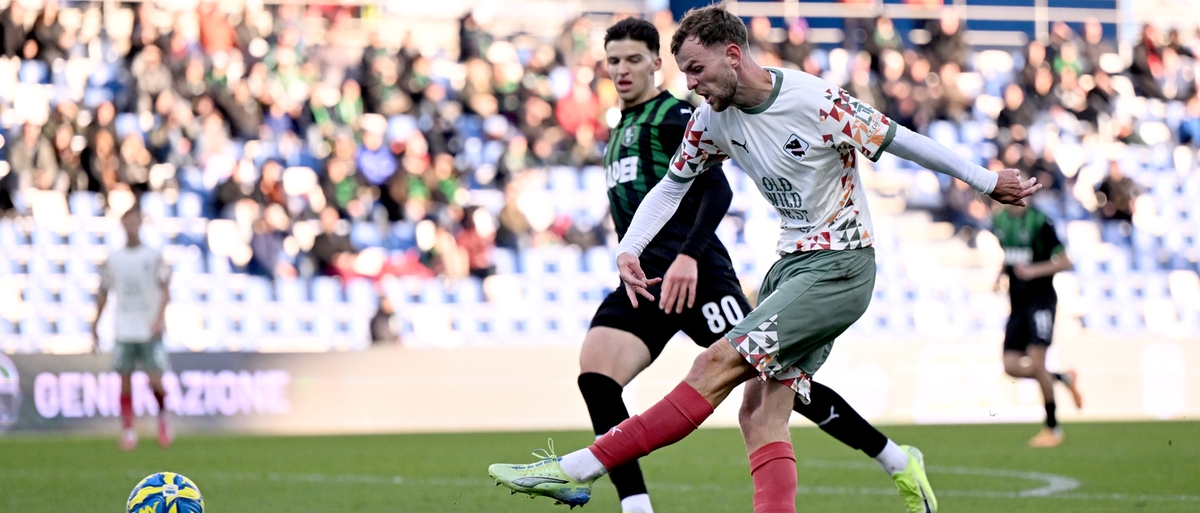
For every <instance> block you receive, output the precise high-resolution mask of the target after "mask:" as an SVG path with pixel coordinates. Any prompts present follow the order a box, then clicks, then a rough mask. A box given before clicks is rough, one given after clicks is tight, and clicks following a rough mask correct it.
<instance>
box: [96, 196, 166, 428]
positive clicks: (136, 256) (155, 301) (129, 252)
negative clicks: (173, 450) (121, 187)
mask: <svg viewBox="0 0 1200 513" xmlns="http://www.w3.org/2000/svg"><path fill="white" fill-rule="evenodd" d="M121 226H122V227H123V228H124V229H125V237H126V238H125V241H126V242H125V247H124V248H121V249H118V250H116V251H113V252H112V253H111V254H109V256H108V260H107V261H106V262H105V263H104V265H103V267H102V268H101V271H100V289H99V290H98V291H97V292H96V319H97V323H98V321H99V319H100V314H101V313H103V312H104V307H105V305H107V304H108V294H109V292H113V293H115V294H116V295H117V310H116V319H115V320H116V323H115V324H116V337H115V338H116V343H115V345H114V346H113V367H114V369H115V370H116V371H117V372H118V373H119V374H120V375H121V428H122V430H121V443H120V446H121V449H122V450H126V451H129V450H133V449H134V448H136V447H137V442H138V437H137V431H134V429H133V393H132V389H133V387H132V385H131V380H132V376H133V370H134V368H135V367H136V366H137V364H138V363H139V362H140V363H141V365H142V369H143V370H144V371H145V372H146V374H147V375H148V376H149V377H150V388H151V389H152V390H153V391H154V399H155V400H156V401H158V443H159V445H161V446H162V447H163V448H167V447H169V446H170V445H171V442H172V441H173V438H174V436H173V434H172V433H171V429H170V426H169V425H168V422H167V409H166V407H165V406H166V405H165V403H164V401H163V399H164V397H165V396H166V394H165V392H164V391H163V386H162V374H163V372H164V371H166V370H169V369H170V366H169V364H168V362H167V351H166V348H164V347H163V341H162V335H163V330H164V328H165V326H166V321H165V317H164V315H165V313H166V309H167V302H168V301H170V289H169V288H168V284H169V283H170V281H171V279H170V278H171V277H170V268H169V267H167V266H166V265H165V264H164V263H163V259H162V253H160V252H159V251H158V250H156V249H154V248H151V247H149V246H146V245H144V244H142V240H141V237H140V236H139V234H138V230H139V229H140V228H141V226H142V212H141V210H140V208H139V206H138V205H134V206H133V207H131V208H130V209H129V210H127V211H126V212H125V214H124V215H122V216H121ZM92 338H93V340H94V341H95V345H94V346H93V347H95V348H98V347H99V345H100V338H99V336H98V335H97V333H96V325H95V324H93V325H92Z"/></svg>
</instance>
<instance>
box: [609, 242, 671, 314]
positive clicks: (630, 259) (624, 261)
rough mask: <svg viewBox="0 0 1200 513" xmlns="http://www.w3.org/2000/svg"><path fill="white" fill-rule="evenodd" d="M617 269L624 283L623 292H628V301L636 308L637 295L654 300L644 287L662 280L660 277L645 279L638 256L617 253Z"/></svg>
mask: <svg viewBox="0 0 1200 513" xmlns="http://www.w3.org/2000/svg"><path fill="white" fill-rule="evenodd" d="M617 270H618V271H620V273H621V283H624V284H625V293H626V294H629V302H630V303H632V304H633V307H634V308H637V305H638V303H637V297H638V296H642V297H644V298H646V299H648V300H650V301H654V296H653V295H652V294H650V291H649V290H646V288H647V287H649V286H651V285H654V284H656V283H658V282H660V281H662V278H651V279H647V278H646V273H644V272H642V262H641V261H639V260H638V257H635V256H633V255H631V254H629V253H621V254H619V255H617Z"/></svg>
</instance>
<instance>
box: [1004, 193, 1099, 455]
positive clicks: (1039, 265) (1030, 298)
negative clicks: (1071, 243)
mask: <svg viewBox="0 0 1200 513" xmlns="http://www.w3.org/2000/svg"><path fill="white" fill-rule="evenodd" d="M992 231H993V232H994V233H995V234H996V238H998V239H1000V247H1002V248H1004V269H1003V270H1002V271H1001V274H1000V277H998V278H997V286H999V285H1000V281H1001V279H1000V278H1002V277H1005V276H1007V277H1008V298H1009V301H1010V302H1011V303H1012V313H1011V314H1010V315H1009V317H1008V327H1007V328H1006V329H1005V330H1004V372H1006V373H1008V375H1009V376H1012V377H1015V378H1033V379H1036V380H1037V382H1038V385H1040V386H1041V389H1042V398H1043V399H1044V400H1045V403H1046V427H1044V428H1042V430H1041V431H1039V432H1038V434H1037V435H1036V436H1034V437H1033V438H1032V439H1030V440H1029V445H1030V446H1031V447H1055V446H1057V445H1059V444H1061V443H1062V442H1063V431H1062V426H1059V425H1058V418H1057V417H1056V416H1055V404H1054V382H1055V381H1059V382H1061V383H1062V384H1064V385H1066V386H1067V389H1068V390H1070V391H1071V396H1072V398H1073V399H1074V400H1075V406H1076V407H1082V406H1083V397H1082V396H1080V395H1079V390H1078V389H1077V388H1076V387H1075V379H1076V377H1075V371H1067V372H1066V373H1061V372H1050V371H1047V370H1046V348H1048V347H1050V339H1051V338H1052V337H1053V336H1054V314H1055V309H1056V305H1057V304H1058V295H1057V294H1055V292H1054V275H1055V274H1056V273H1058V272H1061V271H1067V270H1070V269H1071V268H1072V265H1071V259H1070V258H1068V257H1067V253H1066V248H1064V247H1063V245H1062V243H1061V242H1059V240H1058V235H1057V234H1056V233H1055V232H1054V225H1053V224H1051V223H1050V219H1049V218H1048V217H1046V214H1043V213H1042V212H1040V211H1038V210H1037V209H1035V208H1032V207H1031V208H1028V209H1023V208H1016V207H1012V206H1006V207H1004V209H1003V210H1001V211H1000V212H999V213H998V214H996V216H995V218H994V219H993V221H992ZM1026 356H1028V357H1029V360H1028V363H1025V362H1023V358H1024V357H1026Z"/></svg>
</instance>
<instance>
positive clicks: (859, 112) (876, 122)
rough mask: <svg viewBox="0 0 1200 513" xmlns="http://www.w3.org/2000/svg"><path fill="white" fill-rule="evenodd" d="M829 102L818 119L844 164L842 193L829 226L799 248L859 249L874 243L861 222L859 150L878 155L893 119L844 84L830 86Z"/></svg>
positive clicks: (827, 142) (802, 241)
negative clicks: (859, 98)
mask: <svg viewBox="0 0 1200 513" xmlns="http://www.w3.org/2000/svg"><path fill="white" fill-rule="evenodd" d="M825 100H826V101H828V102H829V103H828V104H827V105H825V106H823V107H822V108H821V109H820V111H819V112H820V114H819V116H818V118H817V121H818V122H819V124H820V128H821V132H822V133H821V138H822V142H823V143H824V144H825V145H827V146H830V147H832V148H834V149H836V150H837V152H838V155H839V157H840V161H841V164H842V176H841V177H839V178H838V180H839V185H840V186H841V195H840V197H839V198H838V204H837V208H836V209H834V210H833V212H834V214H833V215H832V216H830V218H829V219H826V220H825V227H824V229H822V230H820V231H816V232H814V233H811V234H808V235H806V236H804V237H802V238H800V239H799V240H797V241H796V249H797V250H799V251H816V250H822V249H858V248H864V247H867V246H870V245H871V242H872V240H871V238H872V235H871V232H870V230H869V229H868V228H867V226H864V225H863V224H862V223H860V222H859V214H860V213H861V212H860V211H859V208H858V205H857V204H856V203H855V192H856V188H857V187H858V180H857V179H856V177H857V173H858V152H862V153H863V155H866V156H867V157H873V156H875V155H877V154H878V153H879V152H880V151H881V150H882V146H883V144H884V142H885V141H886V140H887V134H888V130H889V128H890V127H891V123H892V122H891V120H889V119H888V118H887V116H884V115H883V114H881V113H879V111H877V110H875V109H874V108H872V107H871V106H870V105H867V104H865V103H863V102H860V101H858V99H856V98H854V97H853V96H850V95H849V94H847V93H846V91H845V90H843V89H840V88H834V89H826V90H825Z"/></svg>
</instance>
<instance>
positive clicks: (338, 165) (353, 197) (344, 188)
mask: <svg viewBox="0 0 1200 513" xmlns="http://www.w3.org/2000/svg"><path fill="white" fill-rule="evenodd" d="M346 165H347V164H346V161H344V160H335V159H330V160H329V161H328V162H327V163H326V164H325V173H324V174H323V175H321V179H320V180H321V191H322V192H323V193H324V194H325V201H326V202H327V203H328V204H330V205H333V206H334V207H336V208H337V209H338V211H339V212H340V213H341V214H342V215H343V216H349V215H350V209H349V207H350V204H351V202H354V201H357V200H358V194H359V188H360V187H362V185H364V184H361V183H359V179H358V178H356V177H354V176H349V175H348V174H347V173H346ZM385 188H386V187H385Z"/></svg>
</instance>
